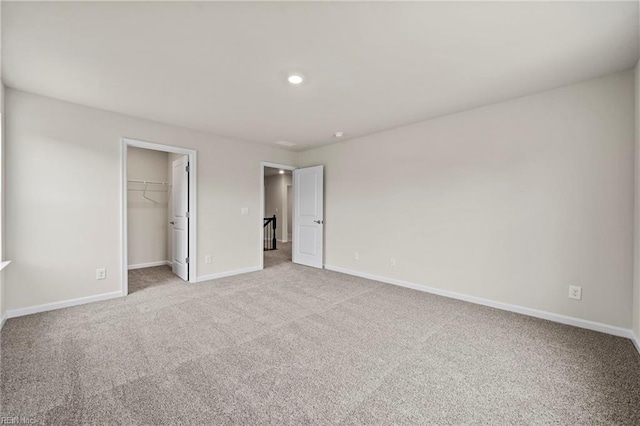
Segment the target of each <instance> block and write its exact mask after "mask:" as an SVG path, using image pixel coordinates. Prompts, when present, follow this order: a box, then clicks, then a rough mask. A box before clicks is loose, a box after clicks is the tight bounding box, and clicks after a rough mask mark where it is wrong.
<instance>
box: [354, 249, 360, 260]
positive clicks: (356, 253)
mask: <svg viewBox="0 0 640 426" xmlns="http://www.w3.org/2000/svg"><path fill="white" fill-rule="evenodd" d="M353 260H355V261H356V262H357V261H358V260H360V254H358V252H356V251H354V252H353Z"/></svg>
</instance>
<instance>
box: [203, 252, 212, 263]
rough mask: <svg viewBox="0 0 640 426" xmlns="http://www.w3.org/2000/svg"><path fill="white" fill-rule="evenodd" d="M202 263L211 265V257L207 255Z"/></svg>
mask: <svg viewBox="0 0 640 426" xmlns="http://www.w3.org/2000/svg"><path fill="white" fill-rule="evenodd" d="M204 263H211V255H210V254H208V255H206V256H205V257H204Z"/></svg>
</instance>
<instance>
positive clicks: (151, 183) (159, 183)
mask: <svg viewBox="0 0 640 426" xmlns="http://www.w3.org/2000/svg"><path fill="white" fill-rule="evenodd" d="M127 182H128V183H142V184H145V185H146V184H150V185H169V182H158V181H154V180H128V181H127Z"/></svg>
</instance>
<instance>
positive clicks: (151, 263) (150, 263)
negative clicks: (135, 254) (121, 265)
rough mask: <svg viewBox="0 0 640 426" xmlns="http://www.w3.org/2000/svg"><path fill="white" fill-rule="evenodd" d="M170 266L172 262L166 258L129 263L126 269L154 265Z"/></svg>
mask: <svg viewBox="0 0 640 426" xmlns="http://www.w3.org/2000/svg"><path fill="white" fill-rule="evenodd" d="M164 265H167V266H171V265H172V263H171V262H169V261H168V260H159V261H157V262H149V263H136V264H135V265H129V266H128V267H127V269H128V270H132V269H143V268H152V267H154V266H164Z"/></svg>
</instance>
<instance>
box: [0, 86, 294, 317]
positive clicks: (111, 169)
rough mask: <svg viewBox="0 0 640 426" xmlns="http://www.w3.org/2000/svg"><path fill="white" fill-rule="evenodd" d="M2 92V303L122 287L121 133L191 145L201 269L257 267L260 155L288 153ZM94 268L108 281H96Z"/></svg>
mask: <svg viewBox="0 0 640 426" xmlns="http://www.w3.org/2000/svg"><path fill="white" fill-rule="evenodd" d="M5 97H6V103H7V110H9V111H11V114H8V115H7V117H6V118H7V120H6V131H7V133H6V136H7V137H6V160H7V163H6V180H7V191H6V225H7V226H6V231H7V232H6V256H7V257H8V258H10V259H11V260H13V261H14V263H12V264H11V265H10V266H9V267H8V268H7V269H6V278H7V281H6V284H7V286H6V303H7V308H8V309H9V310H13V309H18V308H24V307H31V306H37V305H41V304H45V303H53V302H58V301H65V300H69V299H74V298H80V297H86V296H92V295H98V294H104V293H111V292H116V291H120V289H121V287H122V283H121V267H122V265H121V256H122V251H121V238H120V226H121V220H120V212H121V204H120V188H121V162H120V161H121V158H120V154H121V149H120V147H121V138H122V137H128V138H131V139H138V140H145V141H149V142H156V143H161V144H166V145H174V146H180V147H184V148H192V149H196V150H198V162H199V167H198V176H197V178H198V211H197V217H198V276H203V275H209V274H214V273H219V272H225V271H232V270H238V269H242V268H250V267H258V266H259V264H260V259H261V257H262V252H261V251H260V250H259V247H260V233H259V217H260V215H261V214H262V211H261V210H262V208H261V206H260V181H261V176H260V172H261V170H260V162H261V161H269V162H275V163H285V164H291V163H293V161H294V160H295V155H294V153H292V152H289V151H285V150H281V149H277V148H271V147H268V146H264V145H259V144H250V143H245V142H241V141H237V140H231V139H226V138H223V137H220V136H215V135H210V134H204V133H199V132H195V131H190V130H187V129H183V128H177V127H172V126H166V125H163V124H159V123H155V122H151V121H146V120H141V119H136V118H133V117H128V116H124V115H120V114H115V113H110V112H106V111H102V110H97V109H93V108H89V107H84V106H79V105H74V104H70V103H66V102H61V101H58V100H54V99H50V98H45V97H41V96H36V95H32V94H28V93H24V92H20V91H16V90H11V89H8V90H7V91H6V93H5ZM241 207H249V212H250V214H249V215H247V216H242V215H241V214H240V209H241ZM208 254H209V255H212V257H213V263H212V264H205V263H204V256H205V255H208ZM99 267H105V268H107V279H106V280H101V281H97V280H95V270H96V268H99Z"/></svg>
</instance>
